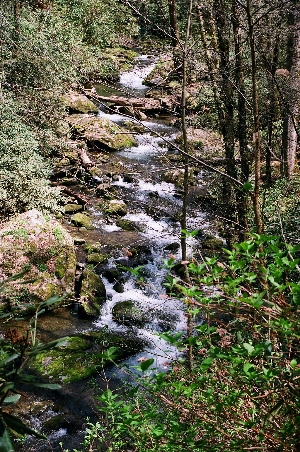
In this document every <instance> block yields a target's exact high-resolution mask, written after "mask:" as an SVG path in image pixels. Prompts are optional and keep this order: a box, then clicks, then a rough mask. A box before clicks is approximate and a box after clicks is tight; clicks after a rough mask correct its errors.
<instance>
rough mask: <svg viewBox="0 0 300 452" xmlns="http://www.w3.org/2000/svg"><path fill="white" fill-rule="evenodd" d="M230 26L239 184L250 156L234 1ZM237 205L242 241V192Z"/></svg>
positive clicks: (247, 170) (245, 175)
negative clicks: (235, 99)
mask: <svg viewBox="0 0 300 452" xmlns="http://www.w3.org/2000/svg"><path fill="white" fill-rule="evenodd" d="M231 20H232V26H233V36H234V48H235V84H236V87H237V97H238V127H237V138H238V141H239V150H240V157H241V176H240V178H241V182H242V183H245V182H247V181H248V180H249V175H250V164H251V162H250V156H249V151H248V138H247V136H248V128H247V108H246V90H245V82H244V74H243V60H242V46H241V27H240V20H239V14H238V11H237V4H236V0H233V2H232V16H231ZM236 198H237V204H238V206H237V207H238V219H239V224H240V225H241V232H240V239H241V240H244V231H245V229H246V224H247V222H246V209H247V196H246V193H245V192H244V191H243V190H237V191H236Z"/></svg>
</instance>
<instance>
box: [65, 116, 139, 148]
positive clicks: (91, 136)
mask: <svg viewBox="0 0 300 452" xmlns="http://www.w3.org/2000/svg"><path fill="white" fill-rule="evenodd" d="M69 123H70V125H71V127H72V130H73V132H74V133H75V135H76V134H78V135H80V136H81V137H82V138H83V139H85V140H86V142H87V144H88V145H89V147H92V148H100V149H103V148H104V149H110V150H121V149H125V148H129V147H132V146H135V145H136V140H135V138H134V136H133V135H131V134H130V133H126V130H125V129H123V128H122V127H120V126H118V125H117V124H116V123H114V122H112V121H109V120H108V119H106V118H99V117H95V116H90V115H72V116H70V117H69ZM124 132H125V133H124Z"/></svg>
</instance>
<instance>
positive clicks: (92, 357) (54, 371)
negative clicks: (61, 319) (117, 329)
mask: <svg viewBox="0 0 300 452" xmlns="http://www.w3.org/2000/svg"><path fill="white" fill-rule="evenodd" d="M144 346H145V342H144V341H142V340H141V339H139V338H130V337H125V336H122V335H117V334H115V333H113V332H110V331H109V330H106V329H105V330H102V331H99V332H90V333H85V334H80V335H78V336H72V337H68V338H66V341H65V342H64V343H63V344H62V345H61V346H59V347H56V348H53V349H52V350H46V351H44V352H42V353H40V354H38V355H37V356H36V359H35V361H34V362H33V363H32V365H31V367H32V368H33V369H34V370H35V371H37V372H38V373H40V374H41V375H42V376H43V377H46V378H47V379H48V380H50V381H51V382H53V383H54V382H56V383H60V382H63V383H72V382H75V381H79V380H82V379H84V378H87V377H91V376H92V375H94V374H95V373H96V372H97V370H98V369H100V368H102V367H103V366H108V365H110V364H111V362H109V361H106V362H104V361H103V353H104V352H105V351H106V350H108V349H109V348H110V347H116V349H117V350H116V352H115V359H116V360H122V359H125V358H126V357H128V356H130V355H132V354H135V353H137V352H138V351H141V350H142V349H143V347H144Z"/></svg>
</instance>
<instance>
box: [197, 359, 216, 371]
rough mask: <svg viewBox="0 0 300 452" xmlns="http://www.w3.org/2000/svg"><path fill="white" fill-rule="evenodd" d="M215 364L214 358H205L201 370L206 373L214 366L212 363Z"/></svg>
mask: <svg viewBox="0 0 300 452" xmlns="http://www.w3.org/2000/svg"><path fill="white" fill-rule="evenodd" d="M213 362H214V359H213V358H205V359H204V360H203V361H202V363H201V366H200V367H201V370H202V371H206V370H207V369H209V368H210V366H211V365H212V363H213Z"/></svg>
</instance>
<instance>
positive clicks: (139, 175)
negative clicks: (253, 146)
mask: <svg viewBox="0 0 300 452" xmlns="http://www.w3.org/2000/svg"><path fill="white" fill-rule="evenodd" d="M152 64H153V61H152V59H151V58H148V57H147V56H140V57H139V59H138V60H137V65H136V67H135V68H134V70H133V71H131V72H129V73H125V74H123V76H122V78H121V85H120V86H119V87H118V90H117V91H114V92H112V91H111V90H110V92H109V93H107V91H106V87H105V86H98V87H96V91H95V90H94V89H92V90H91V89H90V90H87V91H86V93H85V94H87V95H88V97H89V98H90V99H93V100H94V103H91V101H90V100H89V99H87V98H86V97H83V96H82V95H81V94H78V93H77V94H76V95H75V94H74V93H69V95H68V96H67V98H68V99H67V102H68V105H69V109H70V113H71V114H70V118H69V124H70V127H71V130H72V136H73V140H72V141H71V142H70V146H69V151H68V152H67V153H66V154H65V156H64V158H60V159H58V160H57V162H56V164H57V166H56V173H55V179H54V183H55V184H56V185H58V186H59V187H60V188H61V190H62V192H63V194H64V215H63V216H62V218H61V219H60V221H59V223H57V224H56V223H53V226H52V229H51V231H50V230H49V229H47V227H46V226H47V218H46V219H45V218H44V219H43V220H41V221H42V222H43V225H44V226H43V227H42V228H41V230H39V231H40V232H39V234H40V238H41V242H40V243H44V242H43V238H44V236H46V235H47V236H49V234H50V235H51V237H52V236H53V237H54V241H56V242H55V244H50V245H49V246H48V248H47V247H46V244H45V245H44V247H40V248H39V247H36V249H35V248H34V246H33V245H30V246H31V248H30V246H29V248H30V250H29V251H28V249H27V248H28V243H29V244H30V243H31V242H30V231H28V230H27V229H26V227H25V225H24V224H23V225H22V221H23V223H24V218H23V219H22V218H21V219H20V220H19V221H21V223H20V224H18V226H17V227H14V228H8V229H6V230H4V233H5V231H6V232H10V231H12V230H13V231H18V232H17V233H15V232H14V233H13V234H9V233H8V234H7V237H10V238H11V239H13V240H19V242H18V243H19V245H20V244H21V242H22V234H23V243H24V237H25V243H26V247H27V248H26V250H25V251H26V253H27V254H26V253H24V254H25V255H26V256H28V255H30V257H31V261H32V257H34V259H35V260H34V266H33V267H34V270H35V274H34V277H35V278H38V279H39V280H42V278H44V279H43V281H46V280H47V279H48V273H49V274H53V273H54V275H55V278H56V280H55V281H56V283H59V284H60V286H61V288H62V292H64V291H66V292H69V296H68V297H67V299H65V300H63V301H62V302H61V307H60V308H59V309H55V310H53V311H50V312H48V313H47V315H44V316H41V317H40V319H39V322H38V338H39V339H40V340H41V341H49V340H53V339H55V338H58V337H63V336H68V339H66V341H65V343H64V344H63V345H62V346H61V347H60V348H58V349H53V350H52V351H47V352H45V353H44V354H41V355H39V356H38V357H37V359H36V361H35V363H34V365H33V366H32V368H31V372H33V373H38V374H39V375H40V377H41V378H42V379H43V378H45V379H46V380H50V381H51V382H59V383H61V384H62V388H61V389H60V390H58V391H57V392H56V393H55V394H54V393H50V392H47V393H45V392H43V393H40V394H39V393H37V392H33V393H31V392H30V389H29V388H26V390H28V398H27V399H25V401H23V404H19V408H18V409H19V411H20V412H21V413H22V415H23V417H24V418H25V419H26V420H27V421H29V422H30V423H31V425H32V426H33V427H36V428H38V429H41V430H42V431H44V432H45V433H46V434H47V435H48V438H49V440H48V443H45V442H43V441H40V440H35V439H33V438H29V439H27V440H26V442H25V444H21V445H19V446H18V445H17V446H16V447H17V449H18V450H23V451H25V450H26V451H29V450H34V451H46V450H53V451H61V449H62V447H64V448H69V449H70V448H72V447H73V448H75V447H76V448H79V449H80V441H82V430H83V428H84V422H85V419H86V417H90V418H91V419H95V418H96V414H95V411H94V408H95V407H94V401H93V398H92V393H93V388H94V387H95V386H97V388H100V389H101V388H105V387H106V385H107V384H108V379H109V385H111V386H112V387H115V386H120V385H121V384H122V380H124V379H125V378H126V375H125V374H124V373H123V372H122V365H123V364H124V363H125V364H126V365H128V366H134V365H136V364H137V363H138V362H139V361H141V360H144V359H147V358H148V357H154V358H155V363H156V365H157V366H158V367H159V368H161V369H167V368H168V366H169V365H170V363H171V362H172V361H173V360H174V359H176V358H177V351H176V350H175V349H172V347H169V346H167V344H166V343H164V341H163V340H162V339H160V338H159V336H158V333H160V332H166V331H169V330H171V331H178V330H184V329H185V327H186V318H185V313H184V307H183V306H182V304H181V302H180V301H179V300H176V299H173V298H170V297H168V295H167V294H166V291H165V288H164V285H163V282H164V280H165V276H166V270H165V268H164V263H163V262H164V260H165V259H166V260H167V259H169V258H170V257H171V258H174V259H180V250H179V247H180V233H181V231H180V223H179V219H180V214H181V204H182V202H181V195H182V178H183V165H182V162H181V156H180V153H179V152H178V151H177V150H176V148H174V147H172V145H171V143H172V142H174V140H175V139H176V137H177V135H178V134H179V131H178V130H177V129H176V128H175V127H174V126H173V125H172V124H173V123H174V117H173V116H172V117H171V116H169V115H168V111H169V110H170V109H175V110H176V102H175V101H174V96H173V97H172V96H170V95H168V96H167V97H166V98H165V99H164V100H163V99H162V98H158V99H155V102H152V100H151V102H152V103H151V102H149V103H148V104H147V108H145V101H144V99H149V97H147V98H146V97H145V93H146V90H147V88H146V87H145V86H144V85H143V84H142V80H143V79H144V78H145V77H146V76H147V75H148V74H149V72H150V70H151V68H152V66H151V65H152ZM124 90H125V91H126V92H127V99H129V100H127V102H125V105H122V103H121V105H119V104H120V101H116V98H118V99H119V100H120V98H124ZM128 92H130V97H128ZM105 94H107V96H106V95H105ZM150 94H151V92H150V93H149V96H150ZM109 95H113V96H115V97H114V98H113V99H112V98H109ZM130 99H135V101H134V102H133V101H131V100H130ZM139 99H142V100H140V101H139ZM172 99H173V100H172ZM143 102H144V103H143ZM147 102H148V101H147ZM157 102H158V103H159V105H160V107H158V103H157ZM172 102H173V103H172ZM123 103H124V102H123ZM141 105H144V106H142V107H141ZM150 105H152V107H153V105H155V108H154V107H153V108H152V110H151V108H150ZM95 106H96V107H95ZM194 133H195V132H194ZM195 136H196V138H195V139H194V141H195V142H197V143H198V145H199V135H197V134H196V135H195ZM201 136H202V140H203V143H205V139H207V141H209V140H208V138H207V135H206V133H205V132H204V131H203V132H202V135H201ZM212 143H214V144H212ZM204 145H205V144H204ZM214 145H215V146H216V149H218V146H220V144H218V140H217V137H216V136H213V135H211V136H210V146H214ZM207 146H208V145H207ZM207 177H208V175H207V174H206V173H204V172H203V171H202V169H201V168H199V167H196V166H194V167H192V168H191V174H190V194H189V219H188V229H189V230H195V229H197V230H199V233H198V234H197V236H196V237H194V238H191V239H190V242H189V252H190V253H194V254H195V255H199V253H200V254H201V253H202V252H203V250H204V249H205V248H206V247H210V248H211V247H216V248H220V247H221V246H222V244H223V242H222V240H221V239H219V238H218V237H216V234H215V233H214V232H212V230H213V221H212V217H211V216H210V215H209V214H208V213H207V207H208V205H209V197H208V196H207V191H206V187H205V180H206V178H207ZM28 215H29V218H31V217H32V216H34V215H36V216H38V215H40V214H39V213H36V212H35V213H32V212H31V213H29V214H28ZM26 221H27V220H26ZM26 221H25V222H26ZM48 222H49V221H48ZM61 225H62V226H61ZM60 227H62V228H63V229H61V230H60V229H59V228H60ZM22 231H23V232H22ZM24 231H25V232H24ZM59 231H61V232H60V233H59ZM212 234H213V235H212ZM20 236H21V238H20ZM28 237H29V238H28ZM70 237H72V242H73V245H72V250H71V251H70V256H72V258H70V257H68V259H67V258H66V259H63V260H62V259H61V252H62V250H61V247H63V245H64V244H68V246H69V245H70V239H69V238H70ZM2 238H3V239H4V238H5V235H4V236H3V234H2ZM64 241H66V242H64ZM33 242H34V240H33ZM54 245H55V246H54ZM19 248H20V246H19ZM45 248H47V249H46V251H45V250H44V252H43V253H42V254H41V252H40V251H41V249H45ZM63 249H64V247H63ZM58 250H60V251H58ZM28 252H29V254H28ZM30 253H31V254H30ZM66 256H67V255H66ZM68 256H69V255H68ZM66 262H68V265H66ZM58 264H59V265H58ZM31 271H33V270H32V269H31ZM66 274H68V275H69V276H70V277H71V279H72V280H73V281H74V280H75V288H73V287H71V286H72V284H69V285H68V284H67V278H66ZM53 286H54V287H55V284H54V283H53ZM39 287H40V288H41V287H44V286H43V284H42V282H41V283H40V286H39ZM47 287H49V290H50V289H51V290H50V292H49V293H47V295H46V294H44V298H47V297H49V296H52V295H53V292H52V289H53V287H52V286H51V287H50V286H47ZM73 289H74V290H73ZM53 290H54V289H53ZM20 294H22V296H25V295H24V293H23V292H22V291H21V292H19V293H18V296H20ZM18 300H19V301H17V302H19V303H20V304H22V300H21V302H20V299H18ZM64 304H65V305H66V306H64ZM9 327H10V328H12V327H13V328H24V323H22V322H21V323H20V322H19V323H14V324H13V325H10V326H9ZM5 328H7V327H5ZM109 347H116V349H117V350H118V352H117V357H116V359H117V360H119V362H120V363H122V364H121V366H120V368H118V367H114V366H113V367H110V368H108V369H106V370H105V373H103V368H102V357H101V355H102V353H103V352H104V351H105V350H107V349H108V348H109ZM124 360H125V361H124ZM120 369H121V370H120ZM91 378H92V380H91ZM91 382H92V383H91ZM60 443H62V445H63V446H60ZM50 445H51V446H50ZM49 447H51V449H50V448H49Z"/></svg>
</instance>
